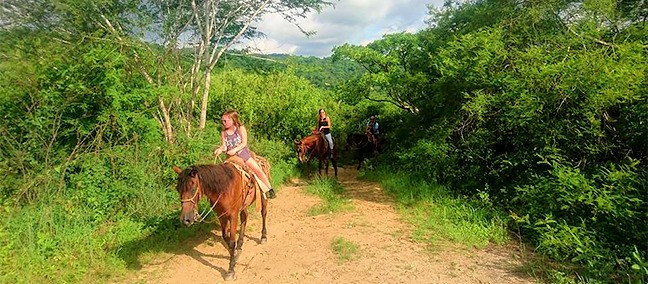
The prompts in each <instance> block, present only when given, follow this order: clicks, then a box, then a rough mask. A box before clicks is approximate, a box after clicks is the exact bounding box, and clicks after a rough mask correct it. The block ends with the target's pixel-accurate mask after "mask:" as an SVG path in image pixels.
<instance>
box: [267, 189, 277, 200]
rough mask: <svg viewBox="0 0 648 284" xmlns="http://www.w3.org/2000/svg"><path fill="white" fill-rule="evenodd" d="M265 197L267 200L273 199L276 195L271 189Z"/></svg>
mask: <svg viewBox="0 0 648 284" xmlns="http://www.w3.org/2000/svg"><path fill="white" fill-rule="evenodd" d="M267 197H268V199H274V198H276V197H277V194H276V193H275V192H274V189H272V188H271V189H270V190H268V192H267Z"/></svg>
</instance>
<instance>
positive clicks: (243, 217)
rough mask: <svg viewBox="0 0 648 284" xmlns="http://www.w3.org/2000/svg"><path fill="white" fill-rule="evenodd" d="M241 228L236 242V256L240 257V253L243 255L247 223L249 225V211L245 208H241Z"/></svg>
mask: <svg viewBox="0 0 648 284" xmlns="http://www.w3.org/2000/svg"><path fill="white" fill-rule="evenodd" d="M240 217H241V229H239V232H238V241H237V242H236V258H237V259H238V257H239V255H241V251H242V250H243V237H244V236H245V225H247V218H248V213H247V210H245V209H243V210H241V214H240Z"/></svg>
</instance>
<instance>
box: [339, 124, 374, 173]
mask: <svg viewBox="0 0 648 284" xmlns="http://www.w3.org/2000/svg"><path fill="white" fill-rule="evenodd" d="M371 139H372V137H371V136H369V135H367V134H357V133H352V134H349V136H347V140H346V142H347V147H348V148H347V150H348V149H349V148H350V149H352V150H354V151H355V152H356V155H357V158H358V170H359V169H360V167H361V166H362V161H364V159H365V157H369V156H371V155H373V154H374V153H375V152H376V150H377V149H376V144H374V143H373V142H372V141H371Z"/></svg>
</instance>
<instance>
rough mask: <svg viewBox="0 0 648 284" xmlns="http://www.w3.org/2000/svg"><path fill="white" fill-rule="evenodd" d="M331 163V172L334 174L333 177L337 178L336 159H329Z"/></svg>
mask: <svg viewBox="0 0 648 284" xmlns="http://www.w3.org/2000/svg"><path fill="white" fill-rule="evenodd" d="M331 163H333V172H334V173H335V176H336V177H337V158H335V159H331Z"/></svg>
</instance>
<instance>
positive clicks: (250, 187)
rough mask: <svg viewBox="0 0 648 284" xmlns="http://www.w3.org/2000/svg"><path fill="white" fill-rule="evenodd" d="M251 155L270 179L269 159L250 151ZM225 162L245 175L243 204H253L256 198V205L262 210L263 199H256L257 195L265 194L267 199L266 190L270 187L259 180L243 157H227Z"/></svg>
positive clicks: (258, 209)
mask: <svg viewBox="0 0 648 284" xmlns="http://www.w3.org/2000/svg"><path fill="white" fill-rule="evenodd" d="M250 155H251V158H250V159H254V160H255V161H256V162H257V163H258V164H259V166H260V167H261V170H262V171H263V172H265V173H266V175H267V176H268V179H270V163H269V162H268V160H267V159H266V158H264V157H261V156H259V155H257V154H255V153H254V152H252V151H250ZM223 163H224V164H225V163H227V164H231V165H232V166H234V168H236V169H237V170H238V171H239V172H240V173H241V177H243V182H244V183H245V191H246V192H244V194H243V204H245V205H248V204H251V203H252V201H253V200H256V204H255V207H256V208H257V211H261V199H260V198H256V199H255V197H257V196H258V197H261V196H263V198H266V199H267V196H265V192H267V191H269V190H270V189H269V188H268V187H267V186H266V185H265V184H264V183H263V182H261V181H260V180H259V178H258V177H257V176H256V174H255V173H254V171H252V169H250V168H249V167H248V166H247V165H246V164H245V161H243V159H241V158H240V157H239V156H231V157H229V158H227V159H226V160H225V162H223ZM262 193H263V194H262Z"/></svg>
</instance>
